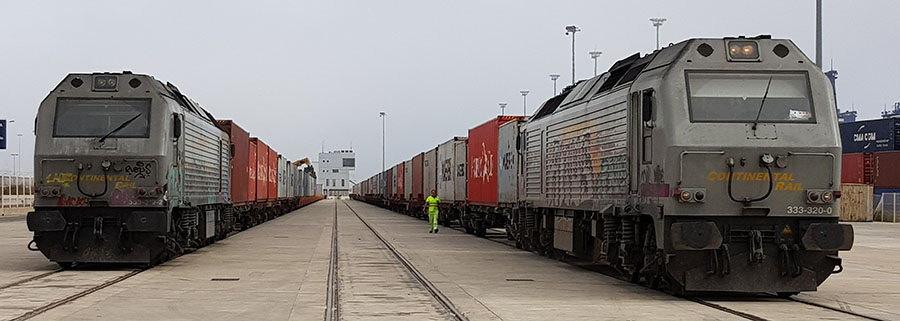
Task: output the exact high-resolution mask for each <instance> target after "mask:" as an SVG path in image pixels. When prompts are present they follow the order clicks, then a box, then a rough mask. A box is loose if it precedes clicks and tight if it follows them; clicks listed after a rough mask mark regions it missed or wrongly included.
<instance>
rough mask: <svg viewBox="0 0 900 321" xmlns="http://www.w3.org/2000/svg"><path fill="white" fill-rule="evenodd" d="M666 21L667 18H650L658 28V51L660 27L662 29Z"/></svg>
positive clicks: (657, 47)
mask: <svg viewBox="0 0 900 321" xmlns="http://www.w3.org/2000/svg"><path fill="white" fill-rule="evenodd" d="M666 20H667V19H666V18H650V22H651V23H653V26H654V27H656V49H659V27H661V26H662V25H663V22H666Z"/></svg>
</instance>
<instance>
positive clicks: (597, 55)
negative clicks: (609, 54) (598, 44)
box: [589, 50, 603, 76]
mask: <svg viewBox="0 0 900 321" xmlns="http://www.w3.org/2000/svg"><path fill="white" fill-rule="evenodd" d="M589 54H591V59H594V76H597V58H600V55H602V54H603V52H602V51H599V50H594V51H591V52H589Z"/></svg>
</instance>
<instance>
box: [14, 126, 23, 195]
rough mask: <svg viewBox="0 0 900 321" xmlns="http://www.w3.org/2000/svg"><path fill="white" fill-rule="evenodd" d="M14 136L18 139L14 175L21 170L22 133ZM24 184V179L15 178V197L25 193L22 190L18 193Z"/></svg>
mask: <svg viewBox="0 0 900 321" xmlns="http://www.w3.org/2000/svg"><path fill="white" fill-rule="evenodd" d="M16 136H18V137H19V152H18V153H16V162H14V163H13V166H16V168H15V169H14V171H15V172H16V173H18V172H19V171H20V170H21V169H22V156H21V155H22V133H18V134H16ZM16 163H18V165H16ZM24 183H25V178H24V177H23V178H21V179H19V177H18V176H16V195H22V192H25V189H24V188H22V190H21V191H19V185H23V184H24Z"/></svg>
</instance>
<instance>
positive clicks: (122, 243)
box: [119, 223, 134, 252]
mask: <svg viewBox="0 0 900 321" xmlns="http://www.w3.org/2000/svg"><path fill="white" fill-rule="evenodd" d="M119 249H120V250H122V252H131V251H132V250H133V249H134V246H133V244H132V242H131V232H129V231H128V226H127V225H125V223H122V227H120V228H119Z"/></svg>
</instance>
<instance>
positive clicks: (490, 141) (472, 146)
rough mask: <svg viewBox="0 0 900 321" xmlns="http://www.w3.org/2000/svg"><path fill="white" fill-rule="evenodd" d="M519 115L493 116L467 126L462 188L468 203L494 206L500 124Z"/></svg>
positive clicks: (495, 204)
mask: <svg viewBox="0 0 900 321" xmlns="http://www.w3.org/2000/svg"><path fill="white" fill-rule="evenodd" d="M520 118H522V117H521V116H497V117H496V118H494V119H491V120H489V121H487V122H485V123H484V124H481V125H478V126H476V127H475V128H472V129H469V147H468V157H469V171H468V180H467V181H466V191H467V195H468V196H467V198H468V201H469V204H473V205H484V206H497V174H498V170H497V169H498V167H497V165H498V162H499V161H500V155H498V154H497V144H498V141H499V139H500V137H499V135H500V125H503V124H505V123H507V122H509V121H511V120H516V119H520Z"/></svg>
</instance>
